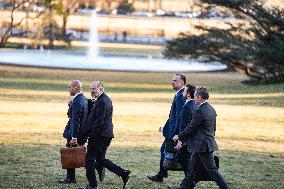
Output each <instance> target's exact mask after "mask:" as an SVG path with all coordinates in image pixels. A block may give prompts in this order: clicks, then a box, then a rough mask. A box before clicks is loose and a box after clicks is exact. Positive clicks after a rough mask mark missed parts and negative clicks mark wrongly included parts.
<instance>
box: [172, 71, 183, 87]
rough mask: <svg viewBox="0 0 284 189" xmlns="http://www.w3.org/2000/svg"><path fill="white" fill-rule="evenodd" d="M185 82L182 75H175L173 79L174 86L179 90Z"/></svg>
mask: <svg viewBox="0 0 284 189" xmlns="http://www.w3.org/2000/svg"><path fill="white" fill-rule="evenodd" d="M183 85H184V83H183V80H181V78H180V75H175V76H174V77H173V81H172V86H173V89H174V90H176V91H177V90H179V89H181V88H182V87H183Z"/></svg>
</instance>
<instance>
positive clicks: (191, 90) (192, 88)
mask: <svg viewBox="0 0 284 189" xmlns="http://www.w3.org/2000/svg"><path fill="white" fill-rule="evenodd" d="M185 87H186V89H187V90H186V91H185V92H186V94H189V95H190V98H192V99H193V98H194V92H195V89H196V87H195V86H194V85H191V84H187V85H186V86H185Z"/></svg>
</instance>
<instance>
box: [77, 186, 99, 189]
mask: <svg viewBox="0 0 284 189" xmlns="http://www.w3.org/2000/svg"><path fill="white" fill-rule="evenodd" d="M78 189H98V188H97V187H90V186H89V185H87V186H86V187H80V188H78Z"/></svg>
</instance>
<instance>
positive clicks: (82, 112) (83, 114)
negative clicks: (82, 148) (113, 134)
mask: <svg viewBox="0 0 284 189" xmlns="http://www.w3.org/2000/svg"><path fill="white" fill-rule="evenodd" d="M68 89H69V93H70V96H72V97H73V99H72V101H71V102H70V103H69V104H68V106H69V109H68V113H67V115H68V118H69V120H68V122H67V124H66V127H65V129H64V133H63V137H64V138H66V139H67V144H66V147H71V146H78V145H82V143H81V140H79V138H78V134H79V129H80V127H82V125H83V124H84V122H85V120H86V118H87V114H88V101H87V99H86V97H85V96H84V95H83V93H82V83H81V82H80V81H79V80H73V81H71V82H70V83H69V87H68ZM58 183H60V184H71V183H76V178H75V169H67V177H66V178H64V179H60V180H58Z"/></svg>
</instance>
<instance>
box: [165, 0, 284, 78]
mask: <svg viewBox="0 0 284 189" xmlns="http://www.w3.org/2000/svg"><path fill="white" fill-rule="evenodd" d="M203 1H204V2H207V3H215V4H216V5H218V6H224V7H226V8H229V9H232V10H233V11H234V13H235V14H236V16H238V17H241V18H242V19H243V21H244V22H242V23H238V24H229V23H228V24H229V25H230V26H231V27H230V28H229V29H218V28H207V27H204V26H198V27H197V28H199V29H201V30H203V33H202V34H201V35H189V34H186V33H181V34H180V35H179V37H178V38H176V39H174V40H172V41H168V42H167V47H166V49H165V51H164V52H163V53H164V55H165V56H166V57H168V58H185V57H189V58H198V59H202V60H203V61H205V62H206V61H220V62H222V63H224V64H226V65H227V66H228V67H229V68H231V69H233V70H235V71H238V72H243V73H246V74H247V75H248V76H250V77H251V78H252V79H254V80H257V81H260V82H266V83H267V82H283V81H284V11H283V9H281V10H280V9H278V8H265V7H264V6H263V5H262V2H261V1H259V0H255V1H253V0H203ZM248 23H249V24H248Z"/></svg>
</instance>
